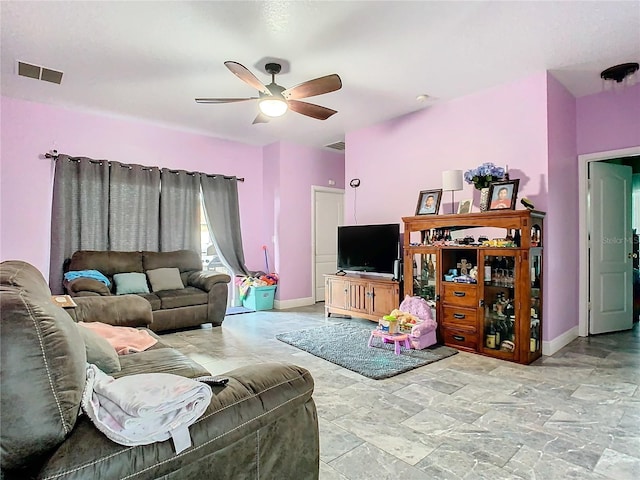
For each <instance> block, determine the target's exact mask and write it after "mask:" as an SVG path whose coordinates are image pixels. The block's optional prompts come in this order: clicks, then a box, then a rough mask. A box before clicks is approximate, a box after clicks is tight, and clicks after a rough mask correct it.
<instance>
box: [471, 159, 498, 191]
mask: <svg viewBox="0 0 640 480" xmlns="http://www.w3.org/2000/svg"><path fill="white" fill-rule="evenodd" d="M505 173H506V172H505V169H504V168H502V167H496V166H495V165H494V164H493V163H491V162H486V163H483V164H482V165H480V166H478V167H476V168H474V169H472V170H467V171H466V172H464V180H465V182H467V183H472V184H473V186H474V187H475V188H477V189H478V190H482V189H483V188H487V187H489V185H490V184H491V182H497V181H498V180H503V179H504V178H505Z"/></svg>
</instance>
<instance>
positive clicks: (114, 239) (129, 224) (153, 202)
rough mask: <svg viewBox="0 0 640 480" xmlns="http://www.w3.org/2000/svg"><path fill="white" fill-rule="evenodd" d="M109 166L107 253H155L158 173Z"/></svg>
mask: <svg viewBox="0 0 640 480" xmlns="http://www.w3.org/2000/svg"><path fill="white" fill-rule="evenodd" d="M110 163H111V172H110V177H109V248H108V250H116V251H138V250H149V251H153V252H157V251H158V250H159V247H160V233H159V232H160V170H159V169H158V168H156V167H143V166H142V165H127V164H123V163H120V162H110Z"/></svg>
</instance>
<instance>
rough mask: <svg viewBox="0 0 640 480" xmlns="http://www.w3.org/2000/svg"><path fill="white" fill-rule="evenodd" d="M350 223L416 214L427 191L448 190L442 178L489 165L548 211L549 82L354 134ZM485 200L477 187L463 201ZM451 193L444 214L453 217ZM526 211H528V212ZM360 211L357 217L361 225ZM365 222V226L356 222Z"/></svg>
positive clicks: (506, 88)
mask: <svg viewBox="0 0 640 480" xmlns="http://www.w3.org/2000/svg"><path fill="white" fill-rule="evenodd" d="M346 152H347V154H346V166H345V176H346V179H347V183H348V181H349V180H350V179H351V178H360V179H361V180H362V183H361V186H360V187H358V189H357V194H356V190H355V189H352V188H348V189H347V192H346V196H345V222H346V223H361V224H366V223H385V222H399V221H401V217H402V216H408V215H413V214H414V212H415V208H416V203H417V199H418V192H420V190H427V189H433V188H440V187H441V185H442V171H443V170H448V169H453V168H457V169H462V170H468V169H471V168H475V167H476V166H478V165H480V164H481V163H483V162H493V163H495V164H496V165H501V166H505V165H508V166H509V170H510V173H511V177H512V178H519V179H520V193H519V196H523V195H526V196H528V197H530V198H534V199H535V201H536V206H537V208H539V209H543V210H544V209H545V208H546V190H547V185H546V182H547V178H546V159H547V147H546V75H545V74H544V73H541V74H539V75H536V76H533V77H529V78H527V79H524V80H521V81H519V82H514V83H511V84H508V85H503V86H500V87H496V88H494V89H491V90H486V91H483V92H481V93H478V94H475V95H470V96H467V97H464V98H460V99H458V100H454V101H451V102H447V103H442V104H440V105H436V106H433V107H430V108H427V109H425V110H422V111H419V112H416V113H413V114H410V115H406V116H403V117H400V118H396V119H394V120H390V121H388V122H385V123H382V124H378V125H375V126H372V127H368V128H364V129H361V130H358V131H355V132H352V133H348V134H347V150H346ZM472 197H473V198H474V199H475V202H474V210H475V211H478V200H479V194H478V192H477V191H475V190H474V188H473V186H472V185H467V184H465V185H464V190H463V191H460V192H455V199H456V205H455V206H456V207H457V202H458V201H459V200H460V199H464V198H472ZM450 203H451V194H450V192H445V194H444V195H443V205H442V206H441V209H440V212H441V213H444V212H445V211H446V212H450V208H451V206H450ZM520 208H523V207H522V206H520ZM354 211H355V212H356V213H355V215H356V217H357V218H354ZM356 221H357V222H356Z"/></svg>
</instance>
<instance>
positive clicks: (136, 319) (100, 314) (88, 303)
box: [67, 295, 153, 327]
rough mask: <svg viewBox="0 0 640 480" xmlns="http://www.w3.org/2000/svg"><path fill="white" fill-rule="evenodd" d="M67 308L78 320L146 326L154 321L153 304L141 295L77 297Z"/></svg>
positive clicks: (119, 325)
mask: <svg viewBox="0 0 640 480" xmlns="http://www.w3.org/2000/svg"><path fill="white" fill-rule="evenodd" d="M74 301H75V302H76V304H77V307H75V308H69V309H67V311H68V313H69V315H71V317H72V318H73V319H74V320H75V321H76V322H102V323H107V324H109V325H114V326H117V327H146V326H149V325H151V322H153V315H152V313H151V304H150V303H149V302H148V301H147V300H146V299H144V298H142V297H140V296H139V295H112V296H109V297H104V296H91V297H75V298H74Z"/></svg>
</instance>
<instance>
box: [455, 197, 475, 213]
mask: <svg viewBox="0 0 640 480" xmlns="http://www.w3.org/2000/svg"><path fill="white" fill-rule="evenodd" d="M472 201H473V200H471V199H470V198H469V199H466V200H460V203H459V204H458V214H460V213H471V202H472Z"/></svg>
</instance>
